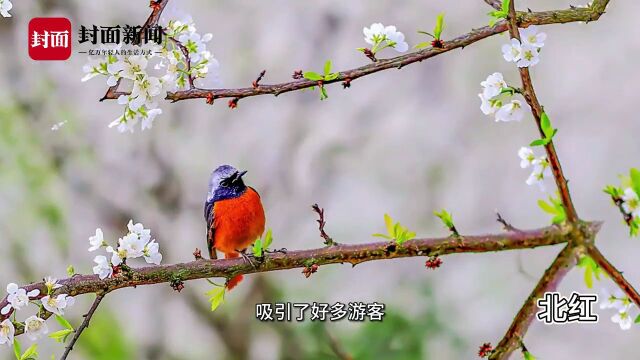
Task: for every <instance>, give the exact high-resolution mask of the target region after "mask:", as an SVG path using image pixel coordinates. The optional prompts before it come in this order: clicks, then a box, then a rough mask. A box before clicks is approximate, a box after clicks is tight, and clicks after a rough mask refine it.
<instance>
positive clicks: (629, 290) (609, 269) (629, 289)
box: [587, 244, 640, 307]
mask: <svg viewBox="0 0 640 360" xmlns="http://www.w3.org/2000/svg"><path fill="white" fill-rule="evenodd" d="M587 253H588V254H589V256H591V258H592V259H593V260H594V261H595V262H596V263H597V264H598V266H600V267H601V268H602V269H603V270H604V271H605V272H606V273H607V275H609V277H611V279H612V280H613V281H614V282H615V283H616V284H617V285H618V286H619V287H620V289H621V290H622V291H624V292H625V294H627V296H628V297H629V299H631V301H633V302H634V304H636V306H638V307H640V294H638V292H637V291H636V289H634V288H633V286H632V285H631V284H630V283H629V282H628V281H627V279H625V278H624V276H622V272H621V271H619V270H618V269H616V268H615V266H613V264H611V263H610V262H609V260H607V258H605V257H604V255H603V254H602V253H601V252H600V250H598V248H597V247H596V246H595V245H593V244H592V245H591V246H588V247H587Z"/></svg>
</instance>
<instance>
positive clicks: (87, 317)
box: [60, 293, 105, 360]
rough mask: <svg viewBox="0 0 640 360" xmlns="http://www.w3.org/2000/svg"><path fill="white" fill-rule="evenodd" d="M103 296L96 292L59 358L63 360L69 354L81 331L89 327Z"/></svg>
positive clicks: (103, 294)
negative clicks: (89, 306)
mask: <svg viewBox="0 0 640 360" xmlns="http://www.w3.org/2000/svg"><path fill="white" fill-rule="evenodd" d="M104 296H105V293H102V294H98V295H97V296H96V299H95V300H94V301H93V304H92V305H91V308H90V309H89V312H88V313H87V314H86V315H85V316H84V320H83V321H82V324H80V327H78V329H76V332H75V334H74V335H73V339H71V342H69V345H67V346H66V347H65V348H64V353H63V354H62V356H61V357H60V360H65V359H66V358H67V356H69V353H70V352H71V350H73V346H74V345H75V343H76V342H77V341H78V339H79V338H80V335H82V332H83V331H84V330H85V329H86V328H88V327H89V321H91V317H92V316H93V314H94V313H95V312H96V309H97V308H98V305H100V302H101V301H102V299H103V298H104Z"/></svg>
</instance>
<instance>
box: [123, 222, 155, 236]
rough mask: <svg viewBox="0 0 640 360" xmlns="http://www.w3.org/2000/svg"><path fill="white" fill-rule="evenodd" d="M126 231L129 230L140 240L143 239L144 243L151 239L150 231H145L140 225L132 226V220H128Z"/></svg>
mask: <svg viewBox="0 0 640 360" xmlns="http://www.w3.org/2000/svg"><path fill="white" fill-rule="evenodd" d="M127 229H128V230H129V232H130V233H133V234H136V235H138V236H139V237H140V238H143V239H145V240H146V241H149V240H150V239H151V230H150V229H145V228H144V225H142V223H136V224H134V223H133V220H129V223H128V224H127Z"/></svg>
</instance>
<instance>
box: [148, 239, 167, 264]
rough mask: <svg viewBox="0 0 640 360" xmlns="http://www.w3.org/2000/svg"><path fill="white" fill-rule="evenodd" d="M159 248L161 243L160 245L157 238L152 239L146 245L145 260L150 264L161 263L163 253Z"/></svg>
mask: <svg viewBox="0 0 640 360" xmlns="http://www.w3.org/2000/svg"><path fill="white" fill-rule="evenodd" d="M159 250H160V245H158V243H157V242H156V241H155V240H151V242H149V243H148V244H147V245H145V247H144V251H143V256H144V260H145V261H146V262H147V263H148V264H156V265H160V262H161V261H162V254H160V252H159Z"/></svg>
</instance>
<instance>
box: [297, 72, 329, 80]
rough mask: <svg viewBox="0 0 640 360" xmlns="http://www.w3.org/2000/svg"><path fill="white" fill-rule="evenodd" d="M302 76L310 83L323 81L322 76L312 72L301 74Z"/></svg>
mask: <svg viewBox="0 0 640 360" xmlns="http://www.w3.org/2000/svg"><path fill="white" fill-rule="evenodd" d="M302 76H303V77H304V78H305V79H307V80H312V81H318V80H324V76H322V75H320V74H318V73H317V72H313V71H307V72H305V73H304V74H302Z"/></svg>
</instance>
